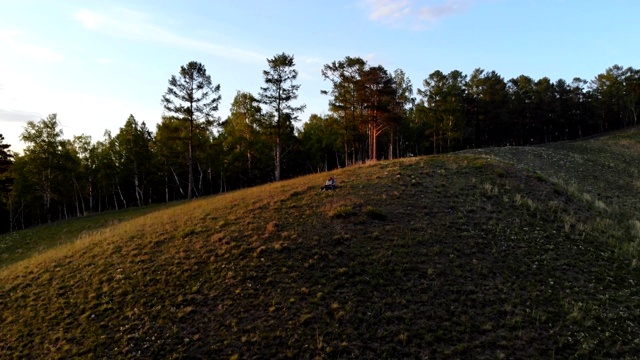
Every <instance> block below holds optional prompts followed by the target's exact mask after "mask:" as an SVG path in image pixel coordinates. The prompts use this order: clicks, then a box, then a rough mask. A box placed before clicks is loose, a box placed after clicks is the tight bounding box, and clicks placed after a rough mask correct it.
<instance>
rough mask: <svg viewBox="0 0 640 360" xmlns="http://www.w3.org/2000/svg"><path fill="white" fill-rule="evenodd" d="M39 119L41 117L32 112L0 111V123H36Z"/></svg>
mask: <svg viewBox="0 0 640 360" xmlns="http://www.w3.org/2000/svg"><path fill="white" fill-rule="evenodd" d="M41 117H42V115H40V114H39V113H36V112H32V111H22V110H13V109H0V121H6V122H17V123H26V122H27V121H32V120H33V121H36V120H38V119H40V118H41Z"/></svg>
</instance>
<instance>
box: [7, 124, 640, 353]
mask: <svg viewBox="0 0 640 360" xmlns="http://www.w3.org/2000/svg"><path fill="white" fill-rule="evenodd" d="M634 136H635V135H634ZM632 138H635V137H632ZM615 141H616V140H615V139H609V138H602V139H600V140H598V141H592V142H591V143H585V144H581V143H573V144H560V145H556V146H555V147H553V146H552V147H550V148H525V149H514V148H510V149H505V150H502V149H496V150H488V151H485V152H483V153H481V154H477V153H476V154H474V153H473V152H472V153H471V154H469V153H462V154H455V155H450V156H438V157H431V158H412V159H404V160H396V161H392V162H378V163H375V164H367V165H364V166H359V167H353V168H350V169H342V170H338V171H335V172H333V173H332V175H334V176H335V177H336V178H337V179H338V181H339V185H340V188H339V189H338V190H337V191H333V192H320V191H318V189H319V184H322V183H323V181H324V179H325V178H326V174H319V175H312V176H308V177H303V178H298V179H293V180H289V181H284V182H280V183H275V184H269V185H264V186H260V187H256V188H252V189H247V190H243V191H238V192H233V193H228V194H224V195H221V196H215V197H211V198H206V199H199V200H196V201H192V202H187V203H182V204H179V205H177V206H175V207H168V208H156V209H154V210H155V212H150V211H147V213H146V214H143V213H140V214H139V215H136V214H135V213H133V212H132V213H130V214H129V216H128V217H127V218H121V219H119V220H118V221H116V222H113V224H112V225H111V226H102V225H99V224H106V223H108V221H107V220H105V219H102V218H101V217H99V216H96V217H94V218H93V219H92V220H93V221H95V222H96V224H95V225H91V224H90V223H85V224H84V225H82V226H78V225H74V222H67V223H64V224H56V225H53V226H50V227H41V228H39V229H34V230H33V232H23V233H16V234H12V235H8V236H3V237H0V244H4V245H2V246H4V247H3V248H2V249H3V250H0V251H2V254H6V253H7V249H12V250H15V249H18V248H19V246H20V245H19V244H21V238H22V237H25V238H26V237H27V236H28V239H30V244H31V245H29V247H28V249H39V248H40V247H43V248H42V249H45V248H48V249H49V250H47V251H45V250H42V251H36V252H35V253H38V252H39V253H40V254H39V255H38V254H35V255H34V252H29V251H27V250H25V253H28V256H23V257H22V258H21V257H15V256H14V255H13V254H9V255H8V256H5V257H4V260H3V261H4V262H3V264H4V266H5V267H4V269H2V270H0V316H1V317H0V358H74V357H78V358H150V359H151V358H153V359H156V358H221V359H224V358H228V359H234V358H236V359H243V358H292V359H308V358H471V357H472V358H479V359H483V358H484V359H494V358H553V357H556V358H571V357H585V358H625V357H633V356H635V355H634V354H637V353H638V352H639V351H640V342H639V341H638V338H637V334H638V333H639V331H640V326H639V325H638V324H639V322H638V321H637V320H638V319H640V310H639V309H640V291H639V290H638V287H637V284H638V282H639V281H640V276H639V274H638V270H637V268H636V267H634V266H635V265H637V254H638V253H637V251H638V246H637V244H638V243H639V240H638V239H639V236H640V235H638V234H640V226H639V225H638V221H637V220H636V219H637V215H635V214H637V211H638V210H640V209H637V208H635V207H631V208H629V206H634V205H633V204H634V201H635V200H634V199H632V198H627V196H628V194H631V193H630V192H628V193H627V192H621V189H624V187H623V186H622V184H620V186H614V185H615V184H616V183H615V181H616V179H614V178H613V177H612V176H611V177H605V178H604V179H602V181H605V182H607V181H609V183H606V184H604V185H598V182H597V181H595V180H594V181H592V180H590V179H586V178H582V177H580V176H579V175H580V174H585V175H586V174H590V176H593V174H598V175H599V174H600V173H598V172H597V170H594V169H590V170H589V171H585V172H584V173H580V172H577V173H576V172H575V171H577V169H579V168H580V167H581V166H585V164H589V166H592V167H597V166H608V167H609V168H607V171H610V170H611V166H618V165H616V164H617V163H615V161H617V160H605V159H600V160H599V156H601V151H600V149H599V148H597V147H599V146H605V145H606V146H607V147H608V149H609V150H608V151H609V152H608V154H609V155H611V154H612V153H616V152H625V151H627V150H625V149H626V148H625V146H626V145H625V144H628V143H629V140H628V139H626V140H625V141H626V142H625V143H619V144H618V143H616V142H615ZM603 144H605V145H603ZM590 147H596V148H597V151H591V150H589V148H590ZM572 149H574V150H575V149H579V150H575V151H577V152H576V153H572V151H574V150H572ZM634 151H635V150H634ZM487 154H489V155H491V157H488V156H487ZM625 154H627V153H626V152H625ZM540 155H543V156H544V157H542V158H541V157H540ZM634 156H637V155H634ZM547 157H548V159H547ZM558 157H560V158H561V159H562V161H561V163H559V164H556V163H553V164H549V163H551V162H552V161H557V160H558ZM545 159H546V161H548V162H549V163H547V162H545ZM505 160H507V162H505ZM638 160H640V158H638V157H636V158H635V160H634V161H638ZM611 161H614V162H613V163H612V162H611ZM514 163H517V166H516V165H514ZM627 165H628V164H627ZM523 167H525V168H524V169H523ZM562 169H566V172H562ZM614 170H616V171H618V170H619V169H614ZM620 171H621V170H620ZM602 172H603V174H604V172H605V171H604V170H603V171H602ZM571 174H573V175H571ZM576 174H578V175H576ZM603 176H605V175H603ZM549 179H550V180H549ZM555 179H560V180H562V181H563V182H562V183H561V182H560V181H559V180H555ZM563 184H574V185H573V188H572V189H569V188H568V187H566V186H564V185H563ZM624 184H626V185H625V186H627V185H628V187H629V189H630V190H629V191H634V192H635V193H637V186H636V185H635V183H634V181H633V179H627V182H625V183H624ZM607 189H610V190H611V191H607ZM582 194H588V195H589V197H588V198H587V197H585V196H583V195H582ZM594 199H598V201H601V202H602V204H606V208H607V209H604V208H602V206H600V205H598V203H597V202H595V201H596V200H594ZM635 206H637V205H635ZM621 209H622V210H621ZM634 211H636V212H635V213H633V212H634ZM632 214H633V215H634V216H633V217H631V215H632ZM109 216H114V215H113V214H112V215H109ZM625 216H629V217H628V218H626V217H625ZM620 224H622V225H623V226H618V225H620ZM83 227H84V228H86V229H85V230H82V231H78V230H73V229H80V228H83ZM83 231H84V232H83ZM53 233H58V234H64V233H66V234H69V235H68V236H63V235H59V237H58V238H56V240H55V244H53V245H52V244H49V241H50V239H51V235H50V234H53ZM6 244H10V245H6ZM58 244H61V245H58ZM10 252H11V251H10ZM25 258H26V259H25Z"/></svg>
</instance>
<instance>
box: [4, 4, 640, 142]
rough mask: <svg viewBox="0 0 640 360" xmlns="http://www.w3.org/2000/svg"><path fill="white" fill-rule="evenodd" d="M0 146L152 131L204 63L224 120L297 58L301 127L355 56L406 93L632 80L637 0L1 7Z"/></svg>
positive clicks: (639, 51)
mask: <svg viewBox="0 0 640 360" xmlns="http://www.w3.org/2000/svg"><path fill="white" fill-rule="evenodd" d="M0 9H2V10H1V11H0V134H3V135H4V137H5V140H4V143H5V144H11V148H10V150H12V151H14V152H18V153H20V152H22V151H23V149H24V148H25V146H27V144H24V143H22V142H21V141H20V134H21V133H22V132H23V130H24V127H25V125H26V123H27V122H28V121H38V120H40V119H43V118H45V117H47V115H49V114H53V113H56V114H57V115H58V120H59V121H60V124H61V129H62V130H63V132H64V138H66V139H72V138H73V136H75V135H80V134H85V135H89V136H91V138H92V140H93V141H94V142H96V141H100V140H103V139H104V133H105V130H109V131H111V132H112V134H114V135H115V134H117V133H118V131H119V129H120V127H122V126H124V123H125V121H126V120H127V118H128V117H129V115H133V116H134V117H135V118H136V119H137V120H138V121H140V122H142V121H144V122H145V123H146V124H147V126H148V127H149V128H150V129H151V130H152V131H155V129H156V125H157V124H158V123H159V122H160V119H161V116H162V114H163V107H162V105H161V102H160V99H161V97H162V95H163V94H164V93H165V92H166V90H167V86H168V80H169V78H170V77H171V76H172V75H177V74H178V72H179V70H180V66H182V65H185V64H187V63H188V62H190V61H197V62H200V63H202V64H203V65H204V66H205V68H206V70H207V73H208V74H209V75H210V76H211V79H212V81H213V83H214V84H220V86H221V92H220V94H221V96H222V100H221V102H220V108H219V111H218V113H217V115H218V116H219V117H220V118H221V119H224V118H226V117H227V116H228V115H229V108H230V106H231V102H232V101H233V98H234V96H235V94H236V93H237V91H248V92H251V93H252V94H254V95H257V94H258V93H259V92H260V87H261V86H264V83H263V77H262V71H263V70H266V69H267V68H268V64H267V59H268V58H272V57H273V56H275V55H277V54H281V53H286V54H290V55H293V56H294V58H295V62H296V69H297V70H298V72H299V77H298V83H299V84H300V85H301V88H300V91H299V97H298V99H297V100H296V101H295V102H294V105H301V104H306V110H305V112H304V113H303V114H301V115H300V119H301V121H300V122H299V123H297V126H298V127H300V126H302V123H303V122H304V121H305V120H306V119H308V118H309V116H310V115H311V114H314V113H315V114H326V113H327V112H328V101H329V98H328V96H326V95H322V94H321V93H320V91H321V90H330V84H329V82H328V81H327V80H324V79H323V78H322V75H321V72H320V71H321V69H322V67H323V65H324V64H328V63H331V62H332V61H339V60H342V59H344V58H345V57H346V56H352V57H355V56H359V57H362V58H363V59H366V60H367V61H368V63H369V64H370V65H372V66H376V65H382V66H384V67H385V68H386V69H387V70H389V71H391V72H392V71H393V70H395V69H398V68H400V69H402V70H403V71H404V72H405V73H406V74H407V76H408V77H409V79H410V80H411V82H412V83H413V87H414V90H415V89H419V88H422V83H423V80H424V79H425V78H427V77H428V76H429V74H431V73H432V72H434V71H436V70H440V71H443V72H445V73H448V72H449V71H452V70H460V71H462V72H463V73H465V74H470V73H471V72H472V71H473V70H474V69H476V68H482V69H484V70H487V71H491V70H495V71H496V72H497V73H498V74H500V75H501V76H502V77H503V78H504V79H505V80H509V79H511V78H515V77H517V76H519V75H527V76H530V77H532V78H534V79H540V78H542V77H545V76H546V77H549V78H550V79H551V80H552V81H556V80H558V79H565V80H567V81H569V82H570V81H571V80H572V79H573V78H574V77H580V78H583V79H586V80H592V79H593V78H594V77H595V76H597V75H598V74H600V73H603V72H604V71H605V70H606V69H607V68H609V67H611V66H613V65H615V64H618V65H622V66H624V67H628V66H631V67H634V68H638V67H640V66H639V65H638V64H637V63H635V61H638V59H640V47H639V46H638V45H637V35H638V30H639V29H638V22H637V14H639V13H640V1H636V0H606V1H605V0H323V1H318V0H219V1H205V0H183V1H174V0H171V1H170V0H157V1H151V0H148V1H135V0H128V1H124V0H113V1H88V0H77V1H63V0H59V1H50V0H40V1H38V0H21V1H17V0H0Z"/></svg>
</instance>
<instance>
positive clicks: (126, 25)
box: [75, 9, 267, 63]
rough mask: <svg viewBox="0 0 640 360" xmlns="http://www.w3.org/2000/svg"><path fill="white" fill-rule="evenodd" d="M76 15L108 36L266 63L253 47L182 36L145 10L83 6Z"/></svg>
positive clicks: (87, 26)
mask: <svg viewBox="0 0 640 360" xmlns="http://www.w3.org/2000/svg"><path fill="white" fill-rule="evenodd" d="M75 18H76V20H78V21H79V22H80V23H81V24H82V25H83V26H84V27H85V28H87V29H89V30H93V31H97V32H101V33H103V34H106V35H109V36H114V37H120V38H125V39H130V40H137V41H146V42H155V43H159V44H164V45H168V46H173V47H178V48H183V49H189V50H196V51H201V52H204V53H208V54H211V55H215V56H219V57H224V58H229V59H233V60H238V61H243V62H248V63H256V62H259V63H263V62H264V61H265V59H266V58H267V56H265V55H263V54H260V53H256V52H253V51H249V50H244V49H240V48H235V47H231V46H225V45H220V44H215V43H213V42H209V41H205V40H199V39H192V38H189V37H186V36H182V35H180V34H177V33H175V32H172V31H171V30H168V29H166V28H163V27H161V26H158V25H156V24H154V23H153V22H152V21H150V19H149V16H147V15H146V14H143V13H139V12H135V11H131V10H128V9H117V10H115V11H114V12H113V13H99V12H96V11H92V10H80V11H78V12H76V13H75Z"/></svg>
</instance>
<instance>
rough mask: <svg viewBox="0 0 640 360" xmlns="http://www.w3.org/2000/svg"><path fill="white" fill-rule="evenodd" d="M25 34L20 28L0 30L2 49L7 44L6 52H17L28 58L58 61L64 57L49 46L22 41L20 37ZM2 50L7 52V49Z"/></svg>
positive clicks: (0, 45)
mask: <svg viewBox="0 0 640 360" xmlns="http://www.w3.org/2000/svg"><path fill="white" fill-rule="evenodd" d="M23 35H24V33H23V32H22V31H19V30H6V31H0V49H1V48H2V47H4V46H6V47H8V50H6V53H15V54H18V55H20V56H23V57H26V58H28V59H33V60H39V61H45V62H58V61H61V60H62V59H63V58H64V56H63V55H62V54H60V53H59V52H56V51H54V50H51V49H49V48H46V47H42V46H38V45H34V44H29V43H26V42H23V41H21V39H19V38H20V37H22V36H23ZM2 52H3V53H5V51H2Z"/></svg>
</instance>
